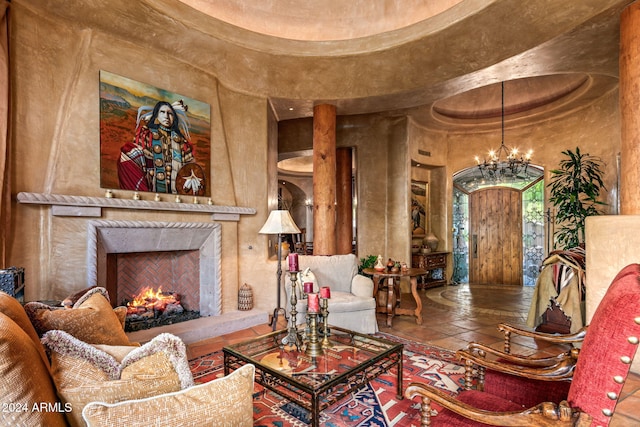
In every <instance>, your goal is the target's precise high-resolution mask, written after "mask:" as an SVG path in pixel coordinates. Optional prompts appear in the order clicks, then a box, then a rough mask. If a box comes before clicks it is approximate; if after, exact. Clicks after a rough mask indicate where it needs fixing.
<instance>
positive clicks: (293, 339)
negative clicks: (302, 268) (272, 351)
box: [282, 271, 302, 351]
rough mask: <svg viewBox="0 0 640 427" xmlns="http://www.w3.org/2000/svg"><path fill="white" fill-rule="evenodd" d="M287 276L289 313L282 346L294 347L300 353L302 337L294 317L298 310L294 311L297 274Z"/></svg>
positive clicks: (291, 272) (296, 298)
mask: <svg viewBox="0 0 640 427" xmlns="http://www.w3.org/2000/svg"><path fill="white" fill-rule="evenodd" d="M289 275H290V277H291V313H290V319H289V321H290V323H289V332H288V334H287V336H286V337H284V338H283V339H282V344H284V345H290V346H296V350H298V351H300V347H302V337H301V336H300V333H299V332H298V325H296V317H297V315H298V310H296V305H297V304H298V297H297V296H296V282H297V280H298V272H297V271H290V272H289Z"/></svg>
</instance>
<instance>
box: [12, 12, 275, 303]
mask: <svg viewBox="0 0 640 427" xmlns="http://www.w3.org/2000/svg"><path fill="white" fill-rule="evenodd" d="M21 6H22V5H21V4H20V3H16V4H15V6H14V7H13V8H12V24H13V25H12V28H11V47H12V49H11V52H12V64H11V65H12V90H13V104H12V109H13V116H12V117H13V122H12V126H13V129H14V132H13V135H12V151H13V152H12V157H11V162H12V170H13V174H12V180H13V188H14V192H15V193H18V192H21V191H28V192H44V193H49V192H50V193H55V194H65V195H82V196H97V197H102V196H103V195H104V189H101V188H100V182H99V168H100V158H99V143H100V134H99V129H100V127H99V100H98V96H99V92H98V79H99V70H108V71H111V72H115V73H117V74H120V75H123V76H126V77H129V78H131V79H134V80H138V81H141V82H145V83H149V84H152V85H155V86H157V87H160V88H164V89H168V90H171V91H174V92H177V93H181V94H184V95H186V96H189V97H193V98H195V99H198V100H201V101H203V102H206V103H208V104H210V105H211V164H212V172H211V177H212V183H211V189H212V199H213V200H214V202H215V203H216V204H219V205H236V206H246V207H252V208H256V210H257V214H256V215H243V216H242V219H241V221H240V222H239V223H234V222H223V223H222V227H223V230H222V239H223V242H222V246H223V258H222V264H223V277H222V281H223V295H224V296H223V298H224V301H223V310H225V311H228V310H235V309H236V308H237V288H238V286H239V285H241V284H242V283H244V282H247V283H250V284H251V285H253V287H254V292H255V294H256V298H255V300H256V307H257V308H264V309H266V310H268V309H269V308H270V307H271V306H272V305H273V301H274V300H275V298H274V296H273V288H272V286H269V287H268V288H267V287H265V286H261V285H262V283H263V282H264V280H263V277H265V275H266V274H267V273H271V271H272V270H273V271H275V266H274V265H271V264H272V263H269V262H268V261H267V259H266V256H265V254H266V243H267V239H266V237H264V236H260V235H258V234H257V231H258V230H259V228H260V227H261V226H262V224H263V223H264V221H265V219H266V216H267V191H268V189H267V180H266V177H267V156H268V144H267V141H268V135H267V134H268V130H269V128H268V126H269V125H268V123H269V121H270V120H271V121H273V117H272V116H269V115H268V114H267V113H268V105H267V102H266V100H265V99H263V98H260V97H256V96H250V95H246V94H240V93H238V92H235V91H232V90H229V89H227V88H225V87H223V86H222V85H220V84H219V82H218V80H217V79H216V76H214V75H212V74H209V73H207V72H204V71H203V70H201V69H197V68H194V67H192V66H190V64H189V63H188V61H184V60H182V58H180V57H175V56H170V55H166V54H164V53H162V52H158V51H149V50H148V49H147V47H146V46H144V45H139V44H137V43H136V41H135V40H131V41H128V42H127V41H123V40H121V39H118V38H113V37H111V36H110V35H109V34H107V33H104V32H100V31H92V30H87V29H82V30H81V29H79V28H78V27H75V26H74V25H70V24H69V23H68V22H63V21H59V20H56V19H54V18H53V17H51V16H42V15H40V14H38V13H35V12H34V11H32V10H31V9H29V8H27V7H21ZM116 194H117V195H118V197H125V198H128V197H131V193H130V192H124V191H116ZM143 197H149V196H148V195H144V194H143ZM102 217H103V219H117V220H144V221H189V222H199V221H205V222H206V221H210V217H209V215H207V214H198V213H195V214H194V213H177V212H160V211H136V210H123V209H103V211H102ZM86 221H87V219H86V218H71V217H53V216H51V214H50V209H49V208H48V207H40V206H37V205H22V204H19V203H14V205H13V231H14V233H13V240H12V241H11V249H10V262H11V264H12V265H20V266H24V267H25V269H26V272H27V273H26V274H27V282H28V285H27V287H26V298H27V299H28V300H34V299H50V298H63V297H65V296H67V295H68V294H69V293H71V292H75V291H76V290H78V289H81V288H83V287H85V286H86V266H85V264H86V261H85V257H86V255H85V252H86V228H87V226H86ZM248 266H251V268H248Z"/></svg>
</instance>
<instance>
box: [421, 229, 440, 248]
mask: <svg viewBox="0 0 640 427" xmlns="http://www.w3.org/2000/svg"><path fill="white" fill-rule="evenodd" d="M439 242H440V239H438V237H437V236H436V235H435V234H433V233H431V232H429V234H427V235H426V237H425V238H424V239H423V240H422V243H423V244H424V245H425V246H426V247H428V248H429V249H430V250H431V252H435V251H436V249H438V243H439Z"/></svg>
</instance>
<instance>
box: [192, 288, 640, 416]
mask: <svg viewBox="0 0 640 427" xmlns="http://www.w3.org/2000/svg"><path fill="white" fill-rule="evenodd" d="M532 292H533V288H520V287H512V286H479V285H475V286H474V285H458V286H444V287H439V288H433V289H428V290H426V291H425V290H422V291H419V294H420V297H421V300H422V304H423V305H422V316H423V324H422V325H416V323H415V320H414V319H413V318H412V317H409V316H398V317H396V318H394V319H393V326H392V327H391V328H389V327H387V326H386V322H385V316H384V315H382V314H379V315H378V325H379V328H380V331H382V332H386V333H390V334H393V335H397V336H400V337H404V338H408V339H412V340H415V341H421V342H425V343H428V344H432V345H437V346H440V347H443V348H447V349H450V350H458V349H459V348H461V347H464V346H466V344H467V343H468V342H470V341H477V342H482V343H484V344H488V345H491V346H492V347H494V348H499V349H502V347H503V336H502V333H501V332H500V331H498V330H497V329H496V325H497V324H498V323H500V322H505V323H509V324H511V325H514V326H520V327H526V317H527V312H528V310H529V304H530V300H531V294H532ZM412 305H413V307H415V301H413V298H412V296H411V295H410V294H403V296H402V306H403V307H405V306H406V307H411V306H412ZM278 326H279V327H282V328H285V327H286V322H285V321H284V319H279V321H278ZM270 331H271V328H270V327H269V325H258V326H255V327H253V328H249V329H245V330H242V331H238V332H235V333H232V334H228V335H224V336H220V337H215V338H211V339H207V340H204V341H200V342H197V343H194V344H191V345H189V348H188V352H189V357H190V358H192V357H197V356H199V355H202V354H206V353H210V352H212V351H216V350H219V349H221V348H222V347H223V346H225V345H227V344H231V343H234V342H238V341H242V340H245V339H248V338H251V337H254V336H257V335H261V334H265V333H268V332H270ZM558 351H562V347H561V346H557V345H549V344H543V343H540V342H536V341H535V340H532V339H529V338H523V337H518V338H515V339H513V340H512V353H518V354H537V355H543V354H553V353H557V352H558ZM638 425H640V375H631V376H630V377H629V379H628V380H627V382H626V384H625V386H624V388H623V391H622V393H621V396H620V400H619V402H618V406H617V408H616V413H615V415H614V417H613V420H612V423H611V424H610V426H612V427H626V426H638Z"/></svg>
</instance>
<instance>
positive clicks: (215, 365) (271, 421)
mask: <svg viewBox="0 0 640 427" xmlns="http://www.w3.org/2000/svg"><path fill="white" fill-rule="evenodd" d="M377 336H379V337H381V338H385V339H388V340H391V341H395V342H400V343H402V344H404V352H403V364H404V366H403V387H404V388H406V387H407V386H408V385H409V383H411V382H412V381H418V382H422V383H426V384H430V385H432V386H435V387H438V388H440V389H442V390H444V391H446V392H449V393H451V394H456V393H457V392H459V391H460V390H461V389H462V386H463V380H464V367H463V366H462V365H460V363H459V362H458V360H457V359H456V357H455V354H454V352H452V351H449V350H445V349H442V348H439V347H434V346H430V345H426V344H421V343H417V342H414V341H409V340H405V339H402V338H399V337H396V336H393V335H388V334H384V333H378V334H377ZM189 364H190V367H191V372H192V373H193V377H194V379H195V381H196V383H205V382H208V381H211V380H213V379H216V378H219V377H221V376H223V375H224V369H223V353H222V351H217V352H214V353H211V354H207V355H205V356H201V357H198V358H196V359H193V360H191V361H190V362H189ZM394 371H395V370H394V369H392V371H391V372H390V373H387V374H384V375H381V376H380V377H378V378H376V379H375V380H373V381H371V382H370V383H369V384H367V385H366V386H365V387H363V388H361V389H360V390H358V391H356V392H353V393H351V394H350V395H349V396H347V397H345V398H344V399H342V400H341V401H339V402H337V403H336V404H334V405H333V406H331V407H329V408H327V409H325V410H324V411H322V413H321V415H320V425H322V426H326V427H374V426H375V427H378V426H379V427H391V426H402V427H409V426H415V427H418V426H419V425H420V419H419V403H418V400H417V399H416V400H415V401H411V400H409V399H406V398H405V399H402V400H399V399H398V398H397V397H396V392H395V390H396V380H395V373H394ZM253 408H254V415H253V416H254V426H259V427H294V426H295V427H304V426H307V425H308V423H309V413H308V412H307V411H306V410H305V409H303V408H301V407H300V406H298V405H296V404H293V403H290V402H288V401H287V400H285V399H282V398H281V397H280V396H278V395H277V394H275V393H273V392H271V391H269V390H265V389H263V388H262V387H261V386H260V385H259V384H257V383H256V385H255V389H254V395H253Z"/></svg>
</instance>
